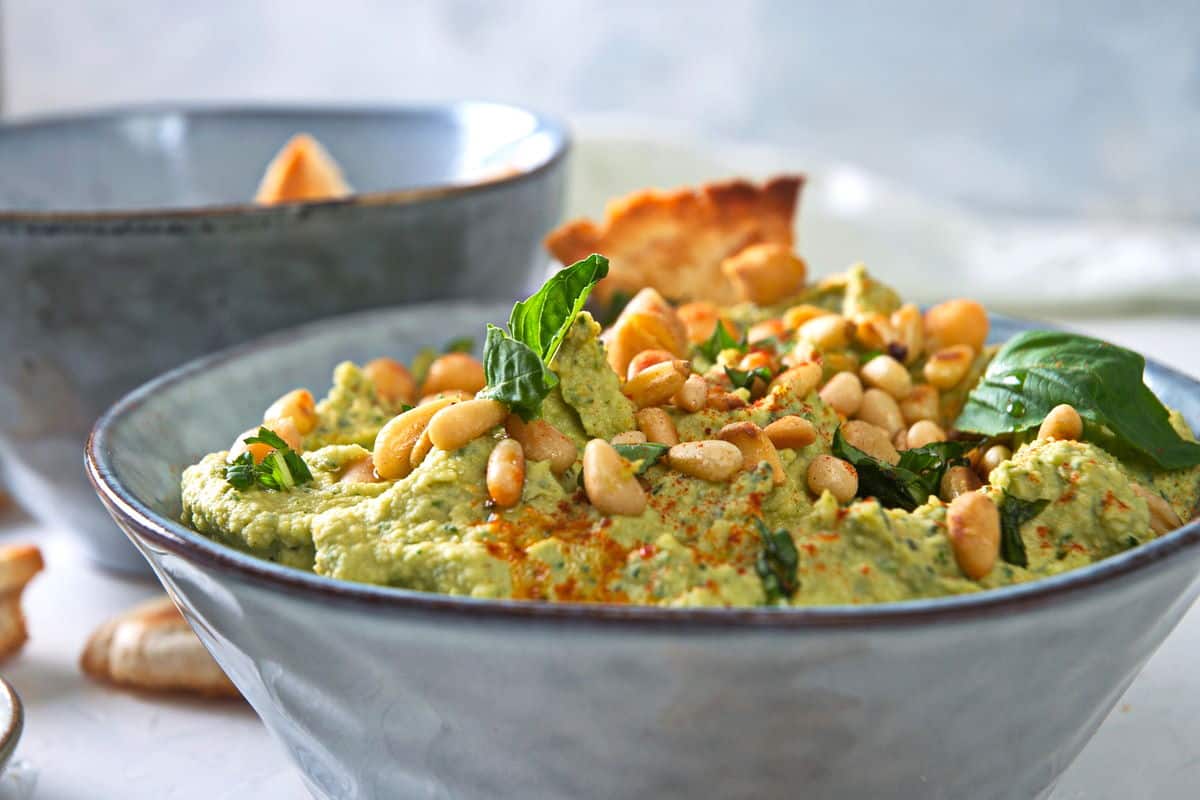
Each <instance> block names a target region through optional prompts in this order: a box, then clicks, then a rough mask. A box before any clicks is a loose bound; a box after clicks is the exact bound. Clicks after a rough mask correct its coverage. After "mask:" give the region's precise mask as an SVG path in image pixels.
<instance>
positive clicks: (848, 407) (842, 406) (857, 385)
mask: <svg viewBox="0 0 1200 800" xmlns="http://www.w3.org/2000/svg"><path fill="white" fill-rule="evenodd" d="M820 394H821V399H822V400H824V401H825V403H826V404H827V405H829V406H831V407H832V408H833V410H834V411H836V412H838V413H839V414H841V415H842V416H843V417H852V416H854V415H855V414H857V413H858V409H859V408H860V407H861V406H862V401H863V387H862V381H860V380H859V379H858V376H857V375H855V374H854V373H852V372H839V373H838V374H836V375H834V376H833V377H832V378H830V379H829V381H828V382H827V383H826V384H825V386H824V387H822V389H821V392H820Z"/></svg>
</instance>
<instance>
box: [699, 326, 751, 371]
mask: <svg viewBox="0 0 1200 800" xmlns="http://www.w3.org/2000/svg"><path fill="white" fill-rule="evenodd" d="M696 349H697V350H699V351H700V352H701V353H703V354H704V357H705V358H707V359H708V360H709V361H712V362H713V363H716V361H717V356H718V355H720V354H721V351H722V350H730V349H735V350H744V349H746V340H745V339H744V338H743V339H741V340H740V341H739V340H738V339H735V338H733V334H731V333H730V332H729V329H728V328H726V327H725V323H724V322H722V321H720V320H717V324H716V326H715V327H714V328H713V332H712V336H709V337H708V341H706V342H703V343H702V344H698V345H696Z"/></svg>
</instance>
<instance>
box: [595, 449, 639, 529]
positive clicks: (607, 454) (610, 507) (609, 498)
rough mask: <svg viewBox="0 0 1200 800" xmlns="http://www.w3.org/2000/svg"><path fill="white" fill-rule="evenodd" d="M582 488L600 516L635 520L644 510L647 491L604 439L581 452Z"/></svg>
mask: <svg viewBox="0 0 1200 800" xmlns="http://www.w3.org/2000/svg"><path fill="white" fill-rule="evenodd" d="M583 488H584V491H585V492H587V496H588V500H589V501H591V504H592V505H593V506H594V507H595V508H596V510H597V511H599V512H600V513H601V514H608V515H613V514H617V515H621V516H627V517H636V516H638V515H639V514H641V513H642V512H643V511H645V510H646V492H645V490H644V489H642V485H641V484H640V483H638V481H637V478H636V477H634V475H633V471H632V470H631V469H630V468H629V464H627V463H626V462H625V459H623V458H621V456H620V454H618V453H617V451H616V450H615V449H613V446H612V445H611V444H609V443H608V442H606V441H604V440H603V439H592V440H591V441H590V442H588V443H587V447H585V448H584V449H583Z"/></svg>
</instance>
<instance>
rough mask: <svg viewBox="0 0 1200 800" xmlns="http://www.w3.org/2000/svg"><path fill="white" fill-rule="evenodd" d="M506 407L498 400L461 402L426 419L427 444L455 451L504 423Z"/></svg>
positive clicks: (506, 412) (506, 413)
mask: <svg viewBox="0 0 1200 800" xmlns="http://www.w3.org/2000/svg"><path fill="white" fill-rule="evenodd" d="M507 415H508V407H507V406H505V405H504V404H503V403H501V402H500V401H499V400H487V399H482V398H480V399H476V400H464V401H462V402H461V403H455V404H454V405H452V406H447V407H446V408H443V409H442V410H441V411H439V412H438V413H436V414H434V415H433V418H432V419H430V420H429V441H431V442H433V446H434V447H437V448H439V449H441V450H457V449H458V448H460V447H464V446H466V445H467V444H470V443H471V442H472V441H474V440H475V439H477V438H479V437H480V436H482V435H483V434H485V433H487V432H488V431H490V430H491V429H492V428H494V427H496V426H497V425H499V424H500V423H501V422H503V421H504V418H505V417H506V416H507Z"/></svg>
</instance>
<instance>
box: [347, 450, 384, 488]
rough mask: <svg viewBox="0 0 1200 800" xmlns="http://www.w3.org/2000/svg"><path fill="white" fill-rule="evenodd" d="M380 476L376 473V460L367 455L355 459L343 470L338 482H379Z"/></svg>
mask: <svg viewBox="0 0 1200 800" xmlns="http://www.w3.org/2000/svg"><path fill="white" fill-rule="evenodd" d="M378 482H379V476H378V475H376V474H375V462H374V461H373V460H372V459H371V456H369V455H367V456H364V457H363V458H360V459H359V460H358V461H353V462H351V463H350V464H348V465H347V466H346V468H345V469H343V470H342V474H341V475H339V476H338V483H378Z"/></svg>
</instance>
